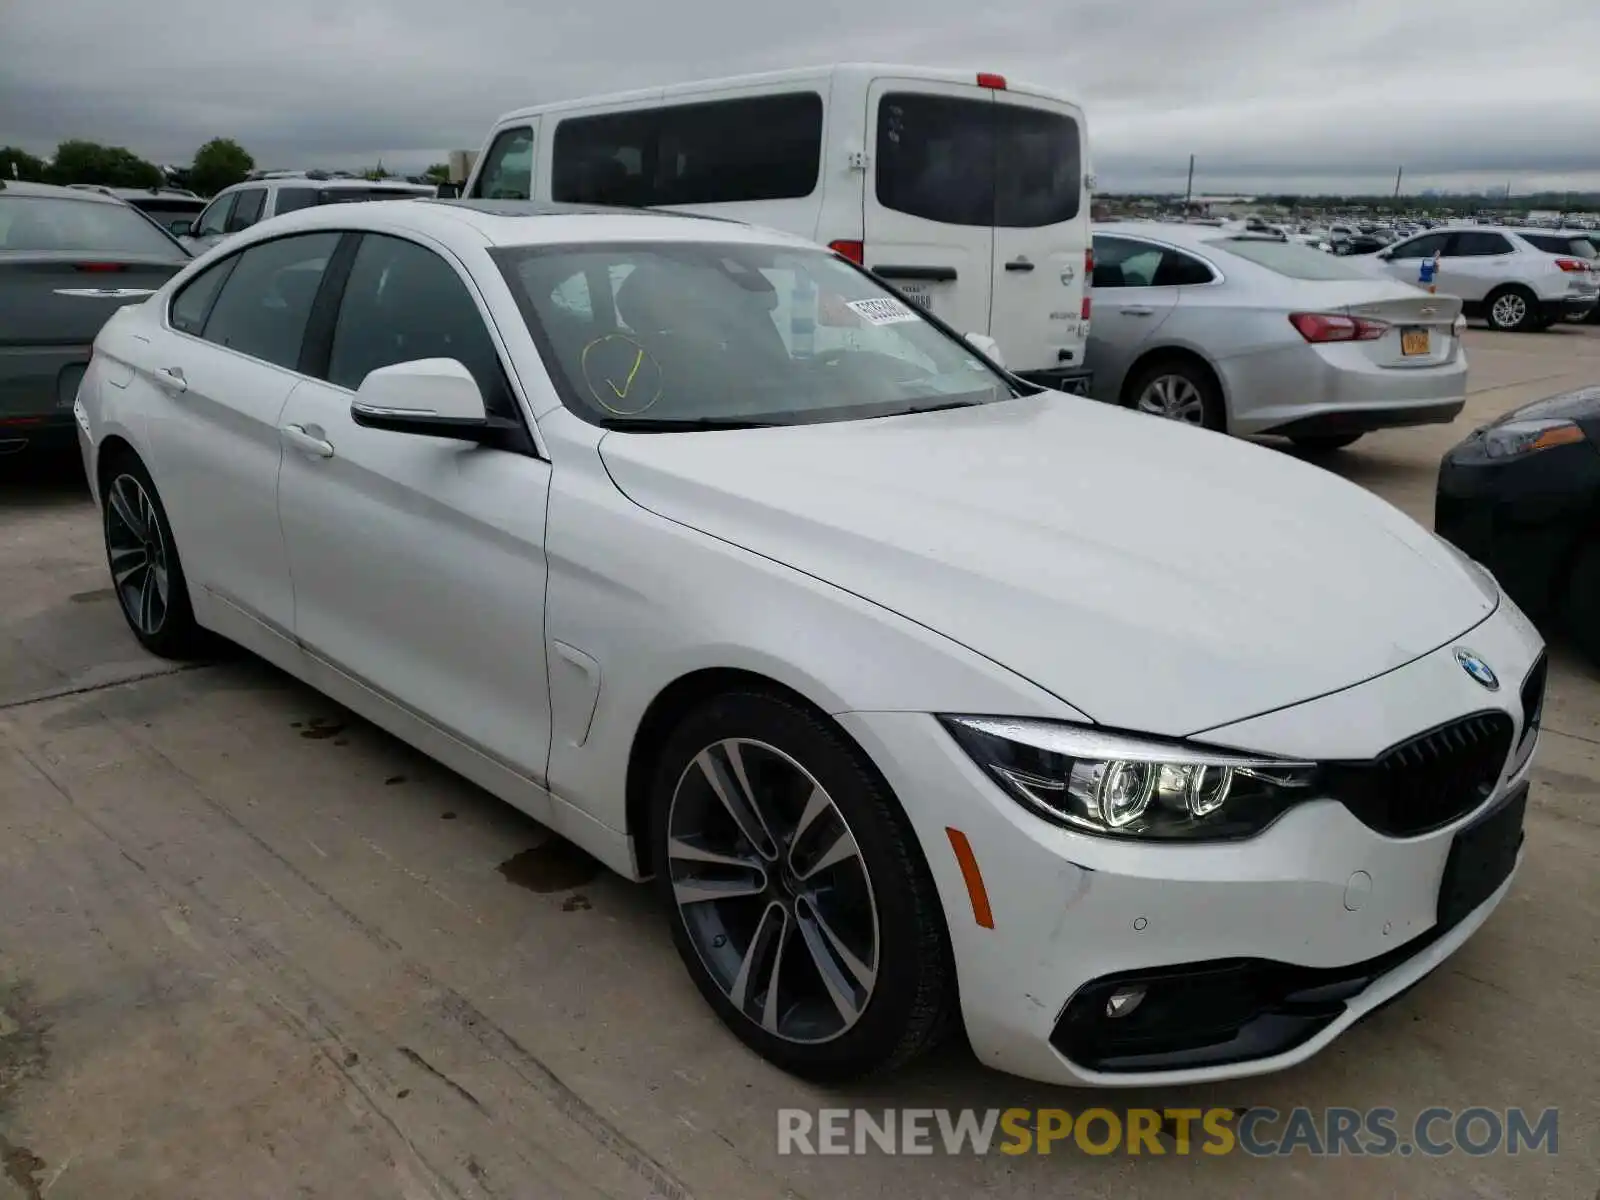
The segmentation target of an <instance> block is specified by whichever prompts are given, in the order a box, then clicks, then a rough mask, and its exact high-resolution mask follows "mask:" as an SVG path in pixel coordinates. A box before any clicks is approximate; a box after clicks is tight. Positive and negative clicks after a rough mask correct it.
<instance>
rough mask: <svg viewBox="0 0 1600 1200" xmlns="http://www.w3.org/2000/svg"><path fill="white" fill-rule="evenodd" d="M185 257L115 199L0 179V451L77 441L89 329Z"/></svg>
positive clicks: (139, 296)
mask: <svg viewBox="0 0 1600 1200" xmlns="http://www.w3.org/2000/svg"><path fill="white" fill-rule="evenodd" d="M189 261H190V257H189V254H188V253H187V252H186V251H185V250H184V249H183V247H182V246H180V245H179V244H178V243H177V242H176V241H175V240H174V239H173V238H171V237H169V236H168V235H167V234H166V233H164V232H163V231H162V230H161V229H160V228H159V227H158V226H156V225H155V224H154V223H153V222H151V221H150V220H149V219H147V218H146V217H144V216H142V215H140V214H139V213H138V212H136V211H135V210H134V209H132V208H130V207H129V206H128V205H126V204H124V203H123V202H122V201H121V200H118V199H115V198H113V197H110V196H104V195H101V194H100V193H98V192H95V191H88V190H81V189H74V188H65V187H53V186H51V185H49V184H43V183H21V182H17V181H15V180H0V455H3V454H11V453H15V452H18V451H21V450H24V449H29V448H35V449H37V448H41V447H48V446H60V447H63V448H70V447H73V446H75V445H76V444H77V442H76V435H75V427H74V424H73V419H72V403H73V400H74V399H75V398H76V396H77V391H78V381H79V380H80V379H82V378H83V371H84V367H85V366H87V365H88V362H89V353H90V347H91V345H92V343H93V342H94V339H95V335H96V334H97V333H99V332H100V327H101V326H102V325H104V324H105V323H106V320H107V318H109V317H110V316H111V314H112V313H114V312H116V311H117V310H118V309H119V308H121V307H123V306H124V305H127V304H137V303H139V302H141V301H143V300H144V299H145V298H146V297H147V296H149V295H150V294H151V293H152V292H154V291H155V290H156V289H157V288H159V287H160V286H161V285H162V284H163V283H165V282H166V281H167V280H168V279H170V278H171V277H172V276H173V275H175V274H177V273H178V272H179V271H180V270H182V269H183V267H184V266H185V265H186V264H187V263H188V262H189Z"/></svg>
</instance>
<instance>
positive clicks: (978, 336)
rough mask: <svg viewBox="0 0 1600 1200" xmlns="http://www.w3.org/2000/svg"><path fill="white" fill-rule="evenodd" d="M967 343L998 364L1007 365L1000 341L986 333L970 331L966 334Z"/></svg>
mask: <svg viewBox="0 0 1600 1200" xmlns="http://www.w3.org/2000/svg"><path fill="white" fill-rule="evenodd" d="M965 337H966V339H967V344H968V345H969V346H971V347H972V348H973V349H974V350H976V351H977V352H978V353H979V354H981V355H983V356H984V357H985V358H987V359H988V360H989V361H990V362H992V363H994V364H995V365H996V366H1000V367H1003V366H1005V365H1006V360H1005V358H1004V356H1002V355H1001V353H1000V343H999V342H997V341H995V340H994V339H993V338H992V337H990V336H989V335H988V334H986V333H969V334H966V335H965Z"/></svg>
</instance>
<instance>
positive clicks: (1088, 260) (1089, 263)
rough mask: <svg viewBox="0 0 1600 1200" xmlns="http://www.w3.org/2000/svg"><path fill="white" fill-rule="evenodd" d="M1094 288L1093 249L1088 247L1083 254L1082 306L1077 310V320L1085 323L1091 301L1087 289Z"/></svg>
mask: <svg viewBox="0 0 1600 1200" xmlns="http://www.w3.org/2000/svg"><path fill="white" fill-rule="evenodd" d="M1093 286H1094V247H1093V246H1090V247H1089V248H1088V249H1087V250H1085V251H1084V252H1083V304H1082V306H1081V307H1080V308H1079V310H1078V319H1079V320H1082V321H1087V320H1088V319H1089V309H1090V308H1091V307H1092V305H1093V301H1092V300H1090V298H1089V289H1090V288H1091V287H1093Z"/></svg>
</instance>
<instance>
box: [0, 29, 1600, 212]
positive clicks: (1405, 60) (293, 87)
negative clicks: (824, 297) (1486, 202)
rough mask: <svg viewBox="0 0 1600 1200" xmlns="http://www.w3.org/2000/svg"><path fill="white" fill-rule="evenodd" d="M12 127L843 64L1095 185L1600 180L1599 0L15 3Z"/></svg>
mask: <svg viewBox="0 0 1600 1200" xmlns="http://www.w3.org/2000/svg"><path fill="white" fill-rule="evenodd" d="M0 46H3V47H5V55H4V58H5V66H4V69H3V70H0V144H14V145H21V146H23V147H25V148H27V149H30V150H32V151H34V152H36V153H49V152H50V151H51V150H52V149H53V148H54V146H55V144H56V143H57V142H58V141H60V140H62V139H64V138H69V137H81V138H87V139H90V140H94V141H101V142H108V143H111V144H117V145H125V146H127V147H129V148H130V149H132V150H134V151H135V152H137V153H139V154H141V155H143V156H145V157H147V158H151V159H154V160H156V161H161V162H169V163H181V162H187V161H188V159H189V158H190V156H191V155H192V154H193V153H194V150H195V148H196V147H197V146H198V145H199V144H200V143H201V142H203V141H205V140H206V139H207V138H210V137H213V136H228V137H234V138H237V139H238V140H239V141H241V142H242V143H243V144H244V145H245V146H246V148H247V149H249V150H250V151H251V152H252V154H254V156H255V158H256V160H257V163H258V164H259V165H261V166H307V165H316V166H326V167H340V166H354V165H362V164H369V163H371V162H373V161H375V160H376V159H378V158H379V157H380V156H381V158H382V159H383V161H384V163H385V165H386V166H389V167H390V168H391V169H401V170H420V169H421V168H422V167H424V166H426V165H427V164H428V163H429V162H433V161H438V160H439V159H441V158H442V157H443V155H444V152H445V151H446V150H448V149H450V148H452V147H476V146H478V145H479V144H480V142H481V141H482V139H483V137H484V135H485V133H486V132H487V129H488V126H489V123H490V122H491V121H492V120H493V118H494V117H495V116H496V115H497V114H499V113H500V112H503V111H505V110H507V109H510V108H515V107H518V106H521V105H524V104H536V103H540V102H542V101H546V100H555V99H563V98H567V97H572V96H582V95H587V94H594V93H598V92H606V91H614V90H620V89H626V88H631V87H643V86H648V85H651V84H659V83H668V82H677V81H683V80H692V79H700V78H712V77H716V76H719V75H727V74H733V73H736V72H741V71H747V70H766V69H772V68H776V67H783V66H794V65H803V64H813V63H824V62H834V61H862V60H867V61H887V62H902V63H926V64H933V65H952V66H961V67H969V68H973V69H983V70H995V71H1002V72H1005V73H1007V74H1009V75H1010V76H1012V77H1013V78H1018V79H1028V80H1030V81H1033V82H1036V83H1040V84H1044V85H1047V86H1051V87H1055V88H1059V89H1061V90H1063V91H1065V92H1067V93H1069V94H1071V95H1073V96H1075V97H1076V98H1078V99H1079V100H1080V102H1081V103H1083V104H1084V105H1085V106H1086V108H1087V109H1088V115H1089V123H1090V141H1091V147H1092V155H1093V159H1094V165H1095V168H1096V170H1097V172H1098V174H1099V176H1100V180H1101V183H1102V186H1105V187H1108V188H1111V189H1118V190H1126V189H1135V188H1137V189H1145V188H1167V189H1177V190H1181V189H1182V187H1183V183H1184V172H1185V170H1186V167H1187V163H1188V156H1189V155H1190V154H1191V153H1193V154H1195V155H1197V156H1198V164H1199V165H1198V168H1197V175H1196V190H1197V191H1202V192H1223V191H1254V190H1265V189H1267V188H1272V189H1283V190H1295V191H1308V192H1312V191H1321V190H1340V191H1343V190H1356V189H1362V188H1371V189H1373V190H1380V191H1383V190H1388V189H1389V188H1391V187H1392V186H1393V182H1394V173H1395V168H1396V167H1397V166H1399V165H1401V164H1404V166H1405V170H1406V182H1407V190H1408V191H1410V190H1413V189H1417V190H1420V189H1422V188H1426V187H1450V186H1459V185H1467V186H1487V185H1504V184H1505V183H1507V182H1510V183H1511V184H1512V185H1513V187H1514V189H1515V190H1517V191H1527V190H1533V189H1537V188H1541V187H1552V188H1574V189H1576V188H1596V187H1600V4H1595V3H1593V2H1592V0H1517V2H1516V3H1514V4H1505V3H1503V2H1502V0H1338V2H1336V3H1328V2H1326V0H983V2H982V3H976V4H974V3H971V2H970V0H870V3H869V2H868V0H813V2H812V3H809V4H790V3H785V4H776V3H772V2H770V0H767V2H765V3H763V2H762V0H671V2H669V3H662V2H659V0H580V2H579V3H576V4H572V5H556V4H527V3H525V2H522V0H334V2H332V3H330V2H328V0H144V2H141V3H128V2H127V0H0Z"/></svg>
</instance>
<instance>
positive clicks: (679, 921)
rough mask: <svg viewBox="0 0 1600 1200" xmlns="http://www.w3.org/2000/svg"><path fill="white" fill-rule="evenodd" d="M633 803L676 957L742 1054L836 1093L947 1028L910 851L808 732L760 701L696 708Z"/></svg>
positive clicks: (840, 745) (863, 779)
mask: <svg viewBox="0 0 1600 1200" xmlns="http://www.w3.org/2000/svg"><path fill="white" fill-rule="evenodd" d="M727 798H731V799H732V801H733V803H732V804H730V803H729V802H728V799H727ZM650 804H651V826H652V827H651V831H650V836H651V842H652V848H653V857H652V861H653V862H654V864H655V875H656V884H657V887H658V889H659V891H660V894H661V897H662V899H663V900H664V901H665V903H666V904H667V906H668V910H669V912H670V914H671V915H670V921H671V925H672V939H673V942H674V943H675V944H676V946H677V949H678V954H679V956H680V957H681V958H682V959H683V963H684V966H685V967H686V968H687V969H688V972H689V975H690V978H692V979H693V980H694V983H695V986H696V987H698V988H699V989H700V994H701V995H702V996H704V997H705V999H706V1003H708V1004H709V1005H710V1006H711V1007H712V1009H713V1010H715V1012H716V1013H717V1015H718V1016H719V1017H720V1018H721V1019H722V1022H723V1023H724V1024H725V1025H727V1026H728V1028H729V1029H730V1030H732V1031H733V1033H734V1034H735V1035H736V1036H737V1037H738V1038H739V1039H740V1040H741V1041H742V1042H744V1043H745V1045H747V1046H749V1047H750V1048H751V1049H752V1050H754V1051H755V1052H756V1053H757V1054H759V1055H761V1056H762V1057H763V1058H765V1059H767V1060H768V1061H769V1062H771V1063H774V1064H775V1065H777V1066H779V1067H781V1068H783V1069H784V1070H785V1071H789V1072H791V1073H792V1074H795V1075H798V1076H801V1077H802V1078H806V1079H811V1080H816V1081H819V1082H843V1081H846V1080H851V1079H859V1078H862V1077H864V1076H867V1075H871V1074H875V1073H878V1072H882V1071H886V1070H889V1069H891V1068H894V1067H897V1066H899V1065H901V1064H903V1063H905V1062H908V1061H910V1060H911V1059H912V1058H915V1057H916V1056H917V1055H919V1054H921V1053H922V1052H923V1051H925V1050H927V1049H929V1048H930V1047H931V1046H932V1045H934V1044H935V1043H936V1042H937V1041H938V1040H939V1039H940V1037H941V1036H942V1034H943V1033H944V1032H945V1031H946V1030H947V1029H948V1028H949V1026H950V1025H951V1024H952V1023H953V1018H954V1013H955V973H954V964H953V963H952V961H951V954H950V948H949V939H948V937H947V935H946V931H945V926H944V916H943V909H942V907H941V905H940V902H939V895H938V892H937V890H936V889H935V887H934V884H933V879H932V877H931V875H930V874H929V872H928V867H927V864H926V862H925V861H924V860H923V858H922V852H921V848H920V846H919V845H918V843H917V840H916V835H915V834H914V833H913V832H912V830H911V826H910V823H909V822H908V821H907V820H906V818H905V815H904V813H903V812H901V810H900V808H899V806H898V804H896V802H895V800H894V798H893V797H892V796H891V795H890V794H889V792H888V790H887V789H886V788H885V786H884V785H883V783H882V781H881V780H880V779H879V778H878V776H877V773H876V772H875V771H874V770H873V769H872V767H871V764H870V762H869V760H867V759H866V757H865V756H864V755H863V754H862V752H861V751H860V750H859V749H858V748H857V747H856V746H855V745H854V743H852V742H851V741H850V740H849V739H848V738H846V737H845V735H844V734H843V733H841V732H840V731H839V730H838V729H836V728H835V727H834V726H832V725H831V724H829V723H828V722H827V721H826V720H825V719H824V718H822V717H820V716H818V715H816V714H814V713H812V712H811V711H809V710H807V709H806V708H804V707H802V706H800V705H798V704H796V703H794V702H792V701H790V700H788V699H786V698H783V697H780V696H778V695H775V694H768V693H764V692H760V691H747V692H737V693H728V694H725V695H722V696H718V697H716V698H714V699H712V700H709V701H707V702H706V703H705V704H703V705H701V706H700V707H699V708H697V709H695V710H693V711H691V712H690V713H689V714H688V715H687V716H686V717H685V718H684V719H683V721H682V723H681V724H680V725H679V726H678V728H677V729H676V730H675V731H674V732H673V733H672V735H671V737H670V738H668V740H667V742H666V744H665V745H664V746H663V748H662V751H661V754H660V756H659V758H658V759H657V762H656V767H655V771H654V774H653V776H652V779H651V784H650ZM735 810H737V812H738V814H739V815H738V816H735ZM835 851H837V854H835ZM819 864H824V865H819Z"/></svg>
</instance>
